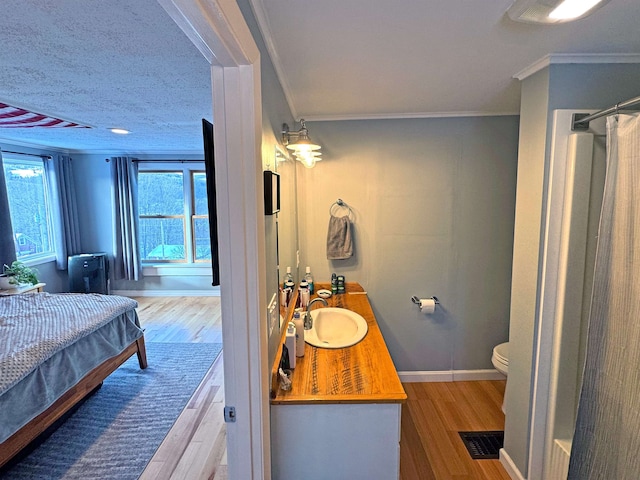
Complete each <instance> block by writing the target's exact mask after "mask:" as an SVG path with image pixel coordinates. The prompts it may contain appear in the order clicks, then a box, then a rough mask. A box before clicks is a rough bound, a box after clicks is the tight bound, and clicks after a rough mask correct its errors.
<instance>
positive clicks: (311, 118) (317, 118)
mask: <svg viewBox="0 0 640 480" xmlns="http://www.w3.org/2000/svg"><path fill="white" fill-rule="evenodd" d="M518 115H520V112H481V111H472V112H419V113H379V114H378V113H376V114H353V115H303V117H304V119H305V121H306V122H334V121H343V120H402V119H411V118H414V119H420V118H459V117H505V116H518Z"/></svg>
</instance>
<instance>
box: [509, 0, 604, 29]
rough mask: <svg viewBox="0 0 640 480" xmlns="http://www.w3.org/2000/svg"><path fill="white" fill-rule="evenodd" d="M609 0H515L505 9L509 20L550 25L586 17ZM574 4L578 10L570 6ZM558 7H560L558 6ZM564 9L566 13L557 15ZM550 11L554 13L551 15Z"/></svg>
mask: <svg viewBox="0 0 640 480" xmlns="http://www.w3.org/2000/svg"><path fill="white" fill-rule="evenodd" d="M609 1H610V0H516V1H515V2H513V5H511V7H509V10H507V15H509V18H510V19H511V20H514V21H516V22H523V23H537V24H547V25H552V24H554V23H564V22H570V21H572V20H578V19H579V18H582V17H586V16H587V15H589V14H591V13H593V12H594V11H595V10H596V9H598V8H600V7H602V6H603V5H605V4H606V3H608V2H609ZM572 4H575V7H576V8H578V10H574V9H572V8H569V7H571V5H572ZM561 5H562V6H561ZM558 7H560V8H558ZM562 11H565V12H567V13H566V14H560V15H558V12H562ZM552 12H554V15H553V16H552V15H551V14H552Z"/></svg>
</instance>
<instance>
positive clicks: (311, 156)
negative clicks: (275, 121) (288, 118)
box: [282, 119, 321, 168]
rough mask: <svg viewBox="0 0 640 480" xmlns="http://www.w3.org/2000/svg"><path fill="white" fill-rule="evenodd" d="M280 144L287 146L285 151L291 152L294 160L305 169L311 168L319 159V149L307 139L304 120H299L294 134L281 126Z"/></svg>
mask: <svg viewBox="0 0 640 480" xmlns="http://www.w3.org/2000/svg"><path fill="white" fill-rule="evenodd" d="M282 143H284V144H285V145H286V146H287V149H289V150H291V151H293V154H294V155H295V157H296V159H297V160H298V161H300V162H301V163H302V164H303V165H304V166H305V167H307V168H311V167H313V166H314V165H315V164H316V161H317V160H318V159H319V158H318V156H319V155H320V152H318V150H320V148H321V147H320V145H317V144H315V143H313V142H312V141H311V139H310V138H309V131H308V130H307V126H306V124H305V122H304V119H301V120H300V130H298V131H295V132H292V131H290V130H289V126H288V125H287V124H286V123H284V124H283V125H282Z"/></svg>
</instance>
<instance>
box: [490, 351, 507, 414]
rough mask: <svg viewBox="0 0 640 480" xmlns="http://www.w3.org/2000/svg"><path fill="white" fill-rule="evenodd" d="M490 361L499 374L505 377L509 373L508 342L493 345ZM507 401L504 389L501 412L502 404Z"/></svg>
mask: <svg viewBox="0 0 640 480" xmlns="http://www.w3.org/2000/svg"><path fill="white" fill-rule="evenodd" d="M491 363H493V366H494V367H495V368H496V370H498V371H499V372H500V373H501V374H503V375H504V376H505V377H506V376H507V374H508V373H509V342H505V343H501V344H500V345H496V346H495V347H493V355H492V356H491ZM506 401H507V390H506V388H505V391H504V399H503V400H502V413H505V411H504V405H505V403H506Z"/></svg>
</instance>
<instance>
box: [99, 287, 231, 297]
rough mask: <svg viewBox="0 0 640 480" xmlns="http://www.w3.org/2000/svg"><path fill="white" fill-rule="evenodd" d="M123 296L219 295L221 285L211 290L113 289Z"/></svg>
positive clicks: (116, 293) (113, 292) (115, 292)
mask: <svg viewBox="0 0 640 480" xmlns="http://www.w3.org/2000/svg"><path fill="white" fill-rule="evenodd" d="M111 293H112V294H113V295H122V296H123V297H219V296H220V287H213V288H212V289H211V290H112V291H111Z"/></svg>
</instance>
